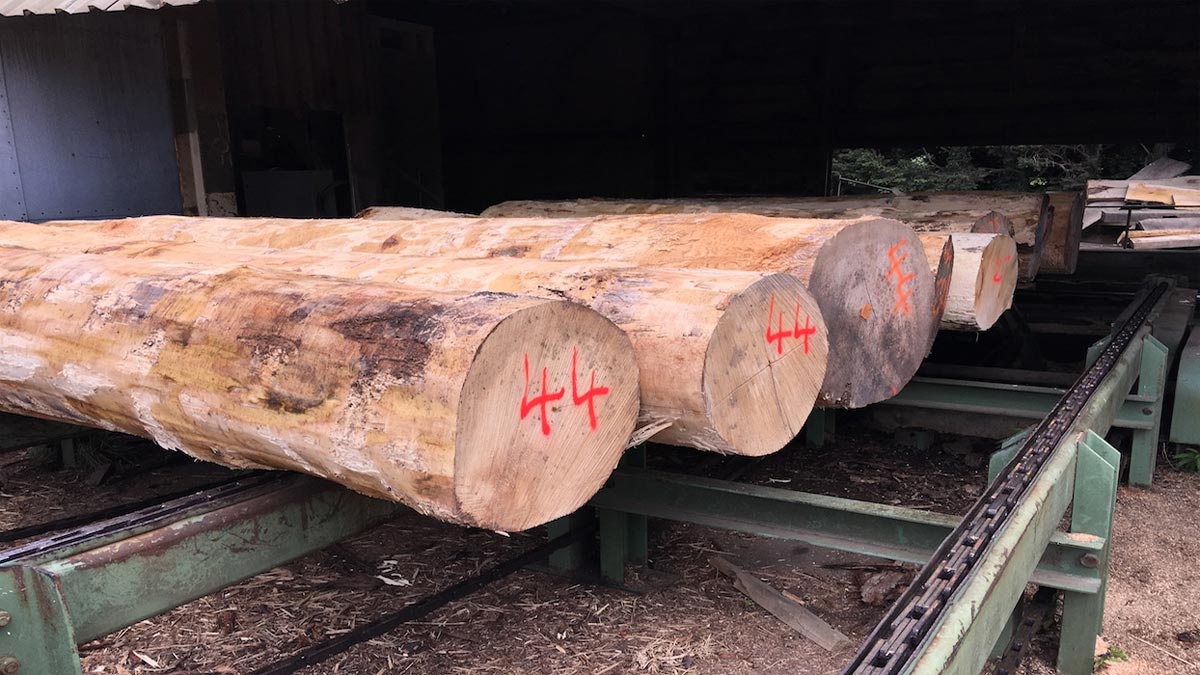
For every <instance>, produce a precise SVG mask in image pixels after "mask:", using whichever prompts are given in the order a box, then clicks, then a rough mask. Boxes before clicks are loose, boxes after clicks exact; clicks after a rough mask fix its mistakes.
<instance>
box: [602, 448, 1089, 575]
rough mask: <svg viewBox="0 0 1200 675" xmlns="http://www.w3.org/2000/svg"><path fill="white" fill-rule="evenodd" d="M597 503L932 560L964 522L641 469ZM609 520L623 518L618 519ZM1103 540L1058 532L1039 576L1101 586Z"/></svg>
mask: <svg viewBox="0 0 1200 675" xmlns="http://www.w3.org/2000/svg"><path fill="white" fill-rule="evenodd" d="M591 504H592V505H593V506H596V507H598V508H600V509H603V511H601V512H602V513H604V512H609V513H614V512H626V513H631V514H640V515H643V516H650V517H652V518H664V519H667V520H675V521H681V522H689V523H695V524H697V525H703V526H706V527H715V528H720V529H725V530H733V531H737V532H745V533H748V534H755V535H761V536H767V537H775V538H778V539H792V540H797V541H804V542H807V543H809V544H811V545H813V546H820V547H823V548H831V549H836V550H839V551H849V552H852V553H860V554H863V555H870V556H875V557H879V558H887V559H890V560H901V561H904V562H912V563H924V562H925V561H927V560H928V559H929V556H930V555H932V554H933V552H934V550H935V549H936V548H937V547H938V544H940V543H941V542H942V540H943V539H945V538H946V535H948V534H949V533H950V531H951V530H953V529H954V526H955V525H957V524H958V518H956V517H954V516H948V515H943V514H940V513H932V512H929V511H920V510H917V509H907V508H903V507H897V506H889V505H886V504H874V503H871V502H862V501H856V500H853V499H842V498H840V497H827V496H824V495H814V494H808V493H804V492H794V491H792V490H784V489H780V488H769V487H761V486H757V485H746V484H742V483H734V482H730V481H721V480H713V479H709V478H699V477H692V476H681V475H678V474H672V473H663V472H658V471H648V470H635V469H617V471H616V472H615V473H614V474H613V476H612V478H611V479H610V480H609V482H608V485H607V486H605V487H604V489H602V490H601V491H600V492H599V493H598V494H597V495H596V496H595V497H593V498H592V501H591ZM608 524H609V527H610V528H614V529H615V528H618V527H619V526H620V523H619V522H617V521H616V520H615V519H614V520H610V521H608ZM604 528H605V521H604V520H603V519H602V520H601V548H602V549H604V548H605V547H606V545H607V547H608V550H609V551H611V553H610V556H611V559H607V558H606V561H607V563H608V565H607V569H608V572H607V575H608V576H610V577H612V578H613V580H615V581H619V580H620V577H619V572H620V571H623V569H624V559H623V558H621V557H620V555H621V552H620V551H621V549H622V548H623V547H625V546H626V544H625V543H624V541H625V537H623V536H618V535H615V534H614V535H612V541H611V543H610V544H606V542H605V530H604ZM1103 545H1104V542H1103V541H1102V540H1100V539H1098V538H1096V537H1092V536H1089V535H1076V534H1067V533H1059V534H1055V535H1054V537H1053V538H1052V539H1051V541H1050V545H1049V547H1047V548H1046V549H1045V554H1044V555H1043V556H1042V559H1041V562H1040V563H1039V565H1038V569H1037V571H1036V572H1035V573H1034V575H1033V579H1032V580H1033V582H1034V583H1038V584H1041V585H1044V586H1049V587H1052V588H1059V589H1068V590H1072V591H1076V592H1079V593H1095V592H1097V591H1098V590H1099V589H1100V583H1101V579H1100V576H1099V574H1098V573H1097V571H1096V570H1095V569H1094V568H1089V567H1087V566H1086V565H1084V564H1083V562H1082V561H1083V560H1084V559H1085V557H1086V556H1089V555H1095V554H1096V553H1097V552H1099V551H1100V550H1102V548H1103Z"/></svg>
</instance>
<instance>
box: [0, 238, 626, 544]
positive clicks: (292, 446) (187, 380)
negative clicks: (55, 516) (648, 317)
mask: <svg viewBox="0 0 1200 675" xmlns="http://www.w3.org/2000/svg"><path fill="white" fill-rule="evenodd" d="M26 227H29V226H26ZM2 252H3V256H0V258H2V260H0V308H2V309H0V408H2V409H3V410H5V411H9V412H13V413H17V414H22V415H32V416H35V417H42V418H46V419H54V420H60V421H64V422H69V423H72V424H81V425H87V426H95V427H100V428H106V429H113V430H119V431H124V432H127V433H131V434H135V435H139V436H144V437H147V438H151V439H153V440H155V441H156V442H158V443H159V444H160V445H162V446H163V447H166V448H170V449H174V450H182V451H184V452H187V453H188V454H191V455H193V456H195V457H197V458H200V459H203V460H208V461H213V462H217V463H220V464H225V465H228V466H239V467H242V466H250V467H268V468H277V469H288V470H294V471H302V472H305V473H310V474H314V475H317V476H323V477H326V478H329V479H331V480H334V481H337V482H339V483H342V484H344V485H347V486H349V487H351V488H354V489H356V490H358V491H361V492H363V493H366V494H370V495H373V496H378V497H383V498H387V499H393V500H398V501H403V502H405V503H407V504H409V505H410V506H412V507H413V508H415V509H417V510H418V511H420V512H422V513H425V514H428V515H431V516H433V517H436V518H439V519H442V520H446V521H450V522H456V523H463V524H468V525H475V526H479V527H486V528H490V529H498V530H522V529H526V528H529V527H533V526H535V525H539V524H542V523H545V522H547V521H549V520H552V519H554V518H557V517H559V516H561V515H565V514H567V513H570V512H572V511H574V510H575V509H576V508H578V507H579V506H581V505H582V504H583V503H584V502H585V501H586V500H587V499H588V498H590V497H591V495H592V494H593V493H594V492H595V491H596V490H597V489H599V488H600V486H601V485H602V484H603V482H604V481H605V480H606V479H607V477H608V475H609V473H610V472H611V470H612V469H613V467H614V466H615V465H616V463H617V461H618V460H619V459H620V456H621V454H622V451H623V450H624V448H625V445H626V441H627V440H628V438H629V436H630V433H631V432H632V430H633V427H634V423H635V420H636V416H637V405H638V403H637V365H636V363H635V362H634V360H633V356H632V353H631V350H630V346H629V341H628V339H627V338H626V337H625V335H624V334H623V333H622V332H621V331H620V330H618V329H617V328H616V327H615V326H613V325H612V324H611V323H610V322H608V321H607V320H605V319H604V318H603V317H601V316H599V315H598V314H596V313H595V312H592V311H590V310H588V309H586V308H584V307H581V306H578V305H575V304H572V303H568V302H562V301H548V300H546V299H543V298H530V297H525V296H518V295H510V294H500V293H473V294H465V293H444V292H443V293H434V292H414V291H409V290H403V289H399V288H395V287H391V286H387V285H382V284H371V283H366V282H350V281H347V280H340V279H333V278H327V277H319V276H310V275H297V274H290V273H285V272H279V271H268V270H263V269H261V268H252V267H248V266H241V265H227V264H223V263H222V261H221V260H220V259H219V258H218V259H209V260H202V259H200V258H199V257H198V259H197V260H196V261H195V262H192V263H180V262H165V261H155V260H146V259H125V258H121V257H117V256H104V255H92V254H72V253H67V254H62V253H49V252H46V251H41V250H33V249H16V248H4V249H2ZM217 255H220V252H219V251H218V253H217ZM525 363H528V364H529V368H530V374H529V377H528V378H526V377H524V371H523V366H524V364H525ZM573 366H575V367H577V369H578V371H579V372H580V373H583V374H584V375H583V376H584V377H587V378H588V379H587V381H586V383H585V384H586V385H587V386H590V385H591V382H592V380H591V374H592V373H595V384H596V386H604V387H607V388H608V390H607V392H606V393H604V394H603V395H602V396H595V397H593V398H591V399H589V400H590V402H591V403H592V404H594V408H595V416H596V420H597V422H596V424H595V425H592V424H591V422H590V419H589V415H588V412H587V411H586V410H585V409H583V408H580V407H579V406H574V405H571V399H570V398H565V399H563V400H560V401H557V402H555V404H554V405H553V406H547V407H540V406H534V407H533V408H532V409H529V408H527V406H524V405H523V398H525V397H531V398H533V399H534V400H536V399H537V398H538V397H540V396H541V395H542V394H543V393H545V392H547V391H549V390H560V391H561V390H564V388H565V387H567V386H570V384H569V382H568V380H569V379H570V374H571V372H572V371H571V368H572V367H573ZM543 369H544V370H543ZM539 373H546V374H547V376H548V379H547V380H546V381H545V386H543V382H542V381H541V380H540V378H539V377H538V374H539ZM593 426H594V428H593Z"/></svg>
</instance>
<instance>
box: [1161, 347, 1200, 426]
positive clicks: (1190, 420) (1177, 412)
mask: <svg viewBox="0 0 1200 675" xmlns="http://www.w3.org/2000/svg"><path fill="white" fill-rule="evenodd" d="M1169 438H1170V440H1171V442H1172V443H1181V444H1184V445H1195V446H1198V447H1200V327H1196V326H1193V327H1192V333H1191V336H1190V337H1188V340H1187V344H1186V345H1185V346H1184V347H1183V349H1182V350H1181V351H1180V354H1179V370H1178V374H1177V375H1176V377H1175V407H1174V408H1173V409H1172V413H1171V432H1170V436H1169Z"/></svg>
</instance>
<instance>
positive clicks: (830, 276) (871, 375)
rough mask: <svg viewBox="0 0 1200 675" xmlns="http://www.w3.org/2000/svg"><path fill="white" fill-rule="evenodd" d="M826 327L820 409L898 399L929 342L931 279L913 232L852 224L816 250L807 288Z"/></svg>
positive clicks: (899, 226) (890, 225) (892, 225)
mask: <svg viewBox="0 0 1200 675" xmlns="http://www.w3.org/2000/svg"><path fill="white" fill-rule="evenodd" d="M808 288H809V291H810V292H811V293H812V294H813V296H815V297H816V299H817V302H818V303H819V304H820V306H821V314H822V315H823V316H824V318H825V323H826V324H827V325H828V327H829V335H830V346H829V367H828V368H827V370H826V372H825V381H824V384H823V385H822V387H821V395H820V397H819V398H818V402H817V405H818V406H819V407H832V408H861V407H863V406H866V405H870V404H872V403H878V402H879V401H883V400H885V399H888V398H890V397H892V396H895V395H896V394H897V393H898V392H899V391H900V388H901V387H903V386H904V385H905V384H907V383H908V381H909V379H911V378H912V376H913V374H915V373H916V372H917V368H918V367H919V366H920V365H921V361H922V360H923V359H924V358H925V355H926V353H927V352H928V348H929V345H930V344H931V343H932V340H933V334H934V331H935V326H934V324H933V322H932V321H930V320H929V316H930V313H931V312H932V311H933V306H934V278H933V273H932V272H931V271H930V265H929V261H928V258H927V257H926V256H925V251H924V249H923V247H922V245H921V241H920V239H918V237H917V235H916V233H915V232H913V230H912V228H911V227H909V226H907V225H904V224H903V223H900V222H898V221H895V220H888V219H876V220H865V221H862V222H858V223H855V224H854V225H851V226H849V227H846V228H844V229H843V230H842V231H840V232H839V233H838V234H837V236H835V237H833V238H831V239H829V240H828V241H826V242H825V244H824V245H823V246H822V247H821V251H820V253H819V254H818V256H817V262H816V264H815V265H814V267H813V273H812V276H811V277H810V279H809V284H808Z"/></svg>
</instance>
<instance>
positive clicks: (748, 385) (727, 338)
mask: <svg viewBox="0 0 1200 675" xmlns="http://www.w3.org/2000/svg"><path fill="white" fill-rule="evenodd" d="M103 229H104V226H103V225H94V224H92V223H87V222H80V223H77V224H75V225H72V226H70V227H55V226H52V225H42V226H38V227H30V226H28V225H24V224H19V223H18V224H11V223H9V224H4V223H0V246H22V247H28V248H39V249H40V248H47V247H54V248H56V249H59V250H64V249H65V250H71V251H93V252H100V253H103V254H104V255H110V256H121V257H126V258H144V259H151V260H156V261H170V262H184V263H187V262H192V261H196V260H205V261H210V262H209V263H208V264H209V265H210V270H211V269H230V268H235V267H237V266H241V265H253V266H260V267H268V268H270V269H280V270H285V271H288V272H298V273H309V274H315V273H320V274H322V275H329V276H337V277H343V278H350V279H358V280H365V281H370V282H374V283H388V284H397V285H400V286H403V287H406V288H416V289H429V290H443V291H464V292H473V291H492V292H498V293H515V294H524V295H544V296H548V297H553V298H565V299H567V300H571V301H574V302H578V303H580V304H583V305H587V306H589V307H591V308H592V309H594V310H596V311H597V312H599V313H601V314H602V315H604V316H605V317H607V318H608V319H610V320H611V321H613V322H614V323H615V324H616V325H617V326H618V327H619V328H621V329H622V330H624V331H625V332H626V333H627V334H628V335H629V337H630V339H631V341H632V343H633V349H634V352H635V354H636V356H637V361H638V366H639V372H640V387H641V405H642V411H641V419H640V420H639V428H640V429H642V430H657V433H656V435H655V436H654V437H653V440H655V441H658V442H660V443H668V444H673V445H684V446H689V447H694V448H699V449H702V450H712V451H717V452H725V453H736V454H742V455H764V454H767V453H771V452H774V451H776V450H779V449H780V448H782V447H783V446H784V445H785V444H786V443H787V442H788V441H790V440H792V438H793V437H795V435H796V434H797V433H798V432H799V431H800V427H801V426H802V425H803V424H804V421H805V420H806V419H807V418H808V415H809V412H811V410H812V407H813V404H814V403H815V401H816V398H817V393H818V392H819V390H820V386H821V382H822V381H823V379H824V375H825V367H826V362H827V355H828V345H829V336H828V332H827V330H826V328H825V322H824V321H823V320H822V318H821V314H820V310H819V308H818V307H817V302H816V300H815V299H814V298H813V297H812V296H811V295H810V294H809V293H808V291H807V290H805V288H804V285H803V284H802V283H801V282H800V280H799V279H797V278H796V277H794V276H791V275H786V274H764V273H758V272H738V271H722V270H681V269H652V268H638V267H633V266H631V265H615V264H606V265H596V264H592V263H578V262H555V261H545V260H536V259H522V258H516V259H514V258H501V259H496V258H489V259H476V260H456V259H449V258H409V257H405V256H398V255H371V254H362V253H342V252H337V251H333V252H315V251H306V250H303V249H292V250H274V251H266V250H262V249H255V248H248V247H237V246H223V247H219V248H218V247H215V246H212V245H205V244H188V243H184V244H163V243H160V242H144V241H128V240H115V239H114V238H113V237H112V236H111V235H110V234H105V232H104V231H103ZM664 425H666V428H665V429H664V428H663V427H664ZM647 433H648V432H647Z"/></svg>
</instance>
